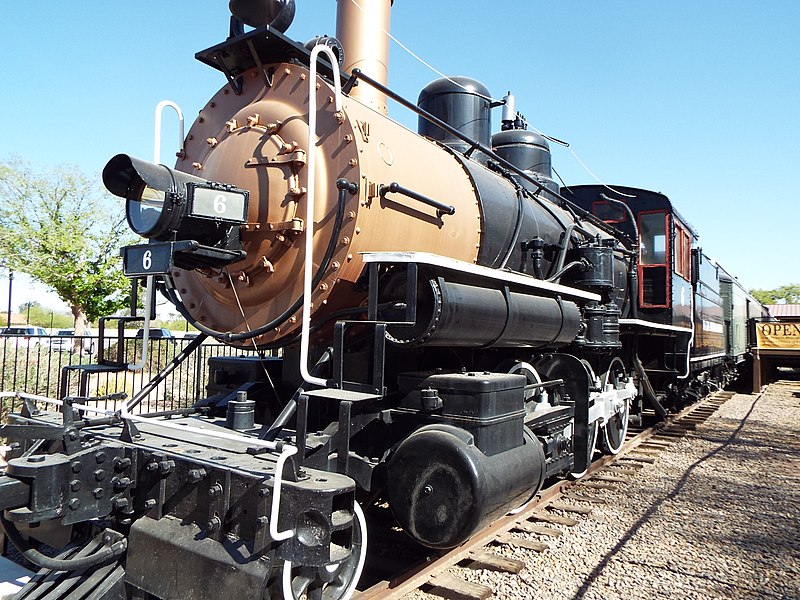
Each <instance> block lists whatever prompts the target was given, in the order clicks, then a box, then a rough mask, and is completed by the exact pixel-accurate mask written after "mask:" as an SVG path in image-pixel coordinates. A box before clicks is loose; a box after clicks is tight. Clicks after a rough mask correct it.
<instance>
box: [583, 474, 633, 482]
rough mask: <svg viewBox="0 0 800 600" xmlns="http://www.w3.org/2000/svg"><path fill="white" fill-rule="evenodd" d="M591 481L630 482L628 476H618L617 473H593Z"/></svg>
mask: <svg viewBox="0 0 800 600" xmlns="http://www.w3.org/2000/svg"><path fill="white" fill-rule="evenodd" d="M592 481H610V482H614V483H630V482H631V479H630V477H619V476H617V475H594V476H592Z"/></svg>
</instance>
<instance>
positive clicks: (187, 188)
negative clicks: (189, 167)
mask: <svg viewBox="0 0 800 600" xmlns="http://www.w3.org/2000/svg"><path fill="white" fill-rule="evenodd" d="M103 183H104V184H105V186H106V188H107V189H108V191H110V192H111V193H112V194H114V195H115V196H119V197H120V198H125V200H126V205H125V214H126V216H127V218H128V224H129V225H130V227H131V229H132V230H133V231H134V232H136V233H137V234H139V235H140V236H142V237H146V238H149V239H150V240H154V241H158V242H166V244H163V249H162V248H156V247H154V244H153V242H152V241H151V243H150V244H148V245H147V246H148V252H150V253H151V255H152V253H154V252H155V253H159V254H161V255H162V258H163V259H164V260H162V261H160V262H159V263H158V264H167V265H168V267H171V266H172V265H175V266H179V267H182V268H203V267H209V266H220V265H223V264H229V263H232V262H236V261H238V260H241V259H242V258H244V255H245V253H244V252H243V251H242V247H241V242H240V240H239V227H238V226H240V225H243V224H244V223H246V222H247V205H248V201H249V195H250V194H249V192H248V191H247V190H242V189H238V188H236V187H234V186H232V185H229V184H224V183H218V182H213V181H207V180H205V179H202V178H200V177H196V176H194V175H189V174H188V173H183V172H181V171H176V170H174V169H170V168H169V167H167V166H165V165H156V164H153V163H150V162H147V161H144V160H141V159H138V158H133V157H131V156H128V155H127V154H118V155H117V156H115V157H114V158H112V159H111V160H110V161H108V164H107V165H106V167H105V168H104V169H103ZM176 242H191V243H190V244H184V243H177V244H176ZM130 248H134V247H130ZM126 250H128V249H126ZM165 253H167V254H169V256H165ZM188 254H193V256H187V255H188ZM126 257H127V254H126ZM151 263H152V261H151ZM127 264H128V261H126V272H128V271H129V269H128V267H127ZM141 271H143V272H146V273H148V274H149V273H155V272H161V270H159V271H152V270H151V269H147V268H144V269H141V268H139V269H138V271H137V273H136V274H141V273H140V272H141ZM131 274H132V273H131Z"/></svg>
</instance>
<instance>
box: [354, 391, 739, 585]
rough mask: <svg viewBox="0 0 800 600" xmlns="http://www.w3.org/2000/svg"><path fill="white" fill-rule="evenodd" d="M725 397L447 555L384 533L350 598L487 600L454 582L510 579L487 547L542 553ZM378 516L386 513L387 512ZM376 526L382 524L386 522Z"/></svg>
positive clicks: (646, 434)
mask: <svg viewBox="0 0 800 600" xmlns="http://www.w3.org/2000/svg"><path fill="white" fill-rule="evenodd" d="M733 395H734V393H733V392H726V391H719V392H715V393H713V394H711V395H709V396H707V397H706V398H703V399H702V400H700V401H698V402H696V403H695V404H693V405H691V406H689V407H687V408H685V409H684V410H683V411H681V412H680V413H678V414H677V415H674V416H672V417H670V418H668V420H667V421H666V422H660V423H657V424H656V425H654V426H652V427H649V428H647V429H644V430H642V431H638V432H630V433H629V435H628V439H627V440H626V442H625V445H624V446H623V447H622V449H621V451H620V452H619V454H617V455H614V456H603V457H602V458H601V459H599V460H596V461H594V462H593V463H592V465H591V467H590V468H589V470H588V471H587V473H586V474H585V475H584V476H583V477H582V478H581V479H579V480H561V481H558V482H557V483H555V484H553V485H551V486H550V487H547V488H545V489H543V490H541V491H540V492H539V493H538V494H537V496H536V498H535V499H534V500H533V501H532V502H531V503H529V504H528V505H527V506H526V507H525V508H524V509H523V510H521V511H520V512H518V513H517V514H513V515H507V516H505V517H503V518H501V519H498V520H497V521H495V522H494V523H493V524H492V525H491V526H489V527H487V528H486V529H484V530H483V531H482V532H480V533H478V534H476V535H475V536H473V537H472V538H471V539H470V540H469V541H468V542H466V543H465V544H463V545H461V546H459V547H458V548H455V549H453V550H450V551H447V552H435V551H430V550H428V551H427V553H423V551H424V549H423V550H420V549H419V548H417V547H412V546H411V544H410V542H409V541H407V540H406V539H405V536H404V534H403V533H402V531H401V530H399V528H396V527H395V528H389V529H388V535H389V537H388V538H387V539H383V540H380V541H378V544H385V545H386V547H387V548H390V550H389V551H388V553H385V554H386V555H385V556H384V558H381V556H380V553H376V555H375V558H374V559H373V560H372V561H370V560H368V561H367V565H366V567H365V573H364V575H363V576H362V582H366V585H364V584H363V583H362V585H364V588H363V589H362V588H361V587H359V591H358V592H357V593H356V595H355V596H354V598H356V599H357V600H372V599H378V598H380V599H381V600H392V599H395V598H402V597H404V596H406V595H407V594H409V593H412V592H414V591H415V590H423V591H425V592H428V593H431V594H434V595H437V596H442V597H444V598H459V599H464V600H466V599H473V598H474V599H476V600H477V599H481V600H482V599H486V598H491V597H493V595H494V590H492V589H491V588H489V587H487V586H484V585H480V584H476V583H472V582H470V581H467V579H466V578H462V577H459V571H460V570H467V569H476V568H478V569H492V570H498V571H505V572H508V573H514V574H518V573H519V572H520V571H522V569H523V568H524V567H525V563H524V562H523V561H520V560H517V559H513V558H507V557H504V556H500V555H499V554H497V553H496V552H494V550H493V548H492V547H493V546H495V545H498V544H500V545H510V546H517V547H520V548H525V549H528V550H532V551H535V552H545V551H547V550H548V543H547V540H548V539H552V538H556V537H558V536H561V535H563V534H564V531H563V530H562V529H556V528H554V527H553V526H552V525H554V524H557V525H563V526H566V528H567V529H568V528H569V527H571V526H574V525H577V524H578V523H579V519H581V518H585V517H586V516H587V515H589V514H591V512H592V508H591V504H605V503H606V500H604V499H603V498H602V491H603V490H616V489H618V488H619V486H620V485H624V484H625V483H627V482H629V481H630V480H631V479H632V478H633V477H635V476H636V474H637V473H638V471H639V470H640V469H641V468H643V467H645V466H646V465H647V464H651V463H654V462H655V461H656V458H657V457H658V455H659V454H661V453H662V452H663V451H664V450H665V449H667V448H668V447H669V446H670V445H671V444H672V443H673V442H674V441H676V440H677V439H680V438H682V437H683V436H685V435H686V434H687V433H690V432H691V431H692V430H694V429H695V428H696V427H697V426H698V425H700V424H702V423H703V422H704V421H705V420H706V419H708V417H710V416H711V415H712V414H714V412H716V410H717V409H718V408H719V407H720V406H721V405H722V404H724V403H725V402H726V401H727V400H728V399H730V398H731V397H732V396H733ZM587 504H589V505H590V506H586V505H587ZM374 512H375V511H373V513H374ZM384 512H386V513H388V509H387V510H384ZM378 513H379V514H380V511H379V510H378ZM567 515H568V516H567ZM373 518H375V517H374V516H373ZM377 518H379V519H381V518H390V515H385V516H384V517H380V516H379V517H377ZM368 527H369V525H368ZM384 529H386V528H384ZM531 535H532V536H533V537H531ZM392 568H394V569H395V571H392V570H391V569H392ZM387 573H388V574H387Z"/></svg>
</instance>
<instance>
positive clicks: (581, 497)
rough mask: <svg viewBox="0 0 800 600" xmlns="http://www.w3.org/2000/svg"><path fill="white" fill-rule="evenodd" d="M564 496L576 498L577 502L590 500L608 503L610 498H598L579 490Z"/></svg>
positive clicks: (590, 502) (591, 502)
mask: <svg viewBox="0 0 800 600" xmlns="http://www.w3.org/2000/svg"><path fill="white" fill-rule="evenodd" d="M564 498H567V499H569V500H575V501H577V502H588V503H589V504H608V500H605V499H604V498H598V497H597V496H587V495H586V494H579V493H577V492H569V493H567V494H564Z"/></svg>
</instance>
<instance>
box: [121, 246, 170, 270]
mask: <svg viewBox="0 0 800 600" xmlns="http://www.w3.org/2000/svg"><path fill="white" fill-rule="evenodd" d="M172 246H173V244H172V242H167V243H166V244H143V245H141V246H125V247H124V248H123V249H122V269H123V271H124V272H125V275H126V276H127V277H141V276H143V275H166V274H168V273H169V272H170V271H172V268H173V266H174V264H173V248H172Z"/></svg>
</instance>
